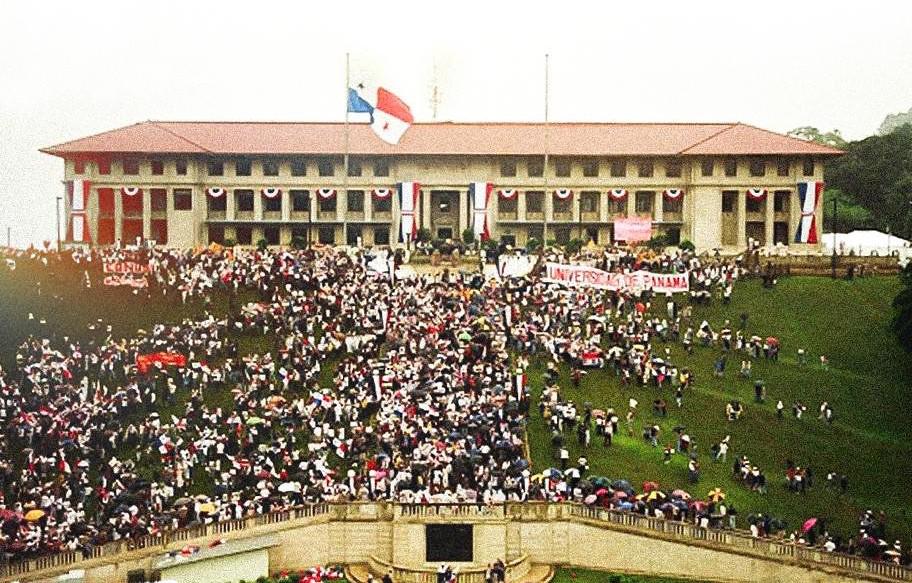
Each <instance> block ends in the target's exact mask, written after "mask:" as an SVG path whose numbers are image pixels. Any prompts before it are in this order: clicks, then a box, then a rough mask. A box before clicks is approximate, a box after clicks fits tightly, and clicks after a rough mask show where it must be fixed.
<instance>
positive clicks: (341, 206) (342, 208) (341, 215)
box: [336, 189, 348, 244]
mask: <svg viewBox="0 0 912 583" xmlns="http://www.w3.org/2000/svg"><path fill="white" fill-rule="evenodd" d="M347 213H348V190H346V189H341V190H337V191H336V221H337V222H339V223H342V222H345V218H346V217H345V215H346V214H347ZM342 244H345V241H342Z"/></svg>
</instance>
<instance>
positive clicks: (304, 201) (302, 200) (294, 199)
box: [289, 190, 310, 213]
mask: <svg viewBox="0 0 912 583" xmlns="http://www.w3.org/2000/svg"><path fill="white" fill-rule="evenodd" d="M289 194H290V195H291V210H292V211H294V212H296V213H306V212H310V192H309V191H307V190H291V191H289Z"/></svg>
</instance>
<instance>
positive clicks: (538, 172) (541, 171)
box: [526, 158, 545, 178]
mask: <svg viewBox="0 0 912 583" xmlns="http://www.w3.org/2000/svg"><path fill="white" fill-rule="evenodd" d="M526 173H527V174H528V175H529V177H530V178H540V177H542V176H544V175H545V160H544V158H529V159H527V160H526Z"/></svg>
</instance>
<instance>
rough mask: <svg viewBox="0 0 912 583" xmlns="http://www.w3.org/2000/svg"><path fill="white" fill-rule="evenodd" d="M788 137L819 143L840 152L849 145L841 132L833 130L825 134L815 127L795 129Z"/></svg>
mask: <svg viewBox="0 0 912 583" xmlns="http://www.w3.org/2000/svg"><path fill="white" fill-rule="evenodd" d="M788 135H790V136H792V137H793V138H798V139H801V140H807V141H809V142H817V143H818V144H823V145H824V146H830V147H831V148H839V149H840V150H841V149H843V148H845V146H846V145H847V142H846V141H845V138H843V137H842V134H841V133H840V132H839V130H833V131H830V132H826V133H824V132H821V131H820V130H818V129H817V128H815V127H811V126H804V127H800V128H795V129H793V130H792V131H790V132H789V133H788Z"/></svg>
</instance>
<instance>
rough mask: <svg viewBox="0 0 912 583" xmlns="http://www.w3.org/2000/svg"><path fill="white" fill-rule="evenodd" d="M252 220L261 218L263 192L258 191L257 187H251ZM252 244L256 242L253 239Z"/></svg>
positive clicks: (260, 219)
mask: <svg viewBox="0 0 912 583" xmlns="http://www.w3.org/2000/svg"><path fill="white" fill-rule="evenodd" d="M253 220H254V221H262V220H263V193H261V192H260V189H259V188H254V189H253ZM254 244H256V241H255V240H254Z"/></svg>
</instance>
